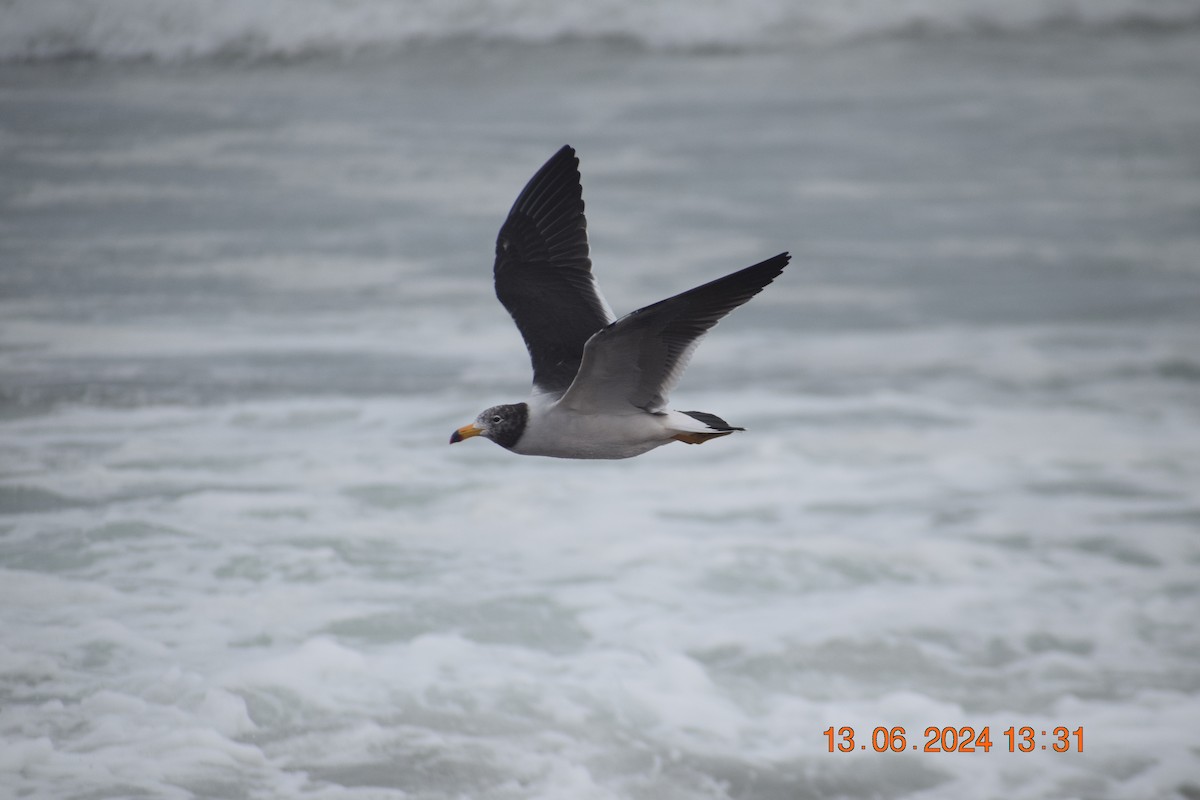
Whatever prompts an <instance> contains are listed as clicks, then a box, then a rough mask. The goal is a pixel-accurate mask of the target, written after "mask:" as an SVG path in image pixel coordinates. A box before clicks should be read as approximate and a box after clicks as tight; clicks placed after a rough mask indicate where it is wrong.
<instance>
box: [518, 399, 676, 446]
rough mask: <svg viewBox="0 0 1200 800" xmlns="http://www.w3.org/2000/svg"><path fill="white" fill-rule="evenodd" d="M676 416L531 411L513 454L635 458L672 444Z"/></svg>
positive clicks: (546, 408) (635, 411)
mask: <svg viewBox="0 0 1200 800" xmlns="http://www.w3.org/2000/svg"><path fill="white" fill-rule="evenodd" d="M674 416H675V415H674V414H649V413H647V412H645V411H641V410H638V409H632V410H631V413H629V414H621V415H613V414H603V415H598V414H576V413H574V412H572V411H566V410H564V409H561V408H559V407H558V406H556V405H543V406H540V407H536V406H532V405H531V408H530V414H529V419H528V421H527V422H526V425H525V432H524V433H523V434H522V435H521V438H520V440H518V441H517V444H516V446H514V447H513V448H512V449H513V452H516V453H521V454H522V455H527V456H552V457H555V458H632V457H633V456H639V455H641V454H642V453H645V452H647V451H649V450H653V449H654V448H656V447H659V446H661V445H664V444H667V443H668V442H670V441H671V437H672V436H674V435H675V434H676V433H677V432H678V429H677V428H674V426H672V425H671V422H672V421H673V417H674Z"/></svg>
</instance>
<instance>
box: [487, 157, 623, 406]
mask: <svg viewBox="0 0 1200 800" xmlns="http://www.w3.org/2000/svg"><path fill="white" fill-rule="evenodd" d="M495 275H496V297H498V298H500V302H501V303H503V304H504V307H505V308H507V309H508V313H509V314H511V315H512V318H513V321H515V322H516V323H517V328H518V329H520V331H521V336H523V337H524V339H525V346H526V347H527V348H528V349H529V360H530V361H531V362H532V363H533V385H534V387H535V389H536V390H538V391H541V392H548V393H552V394H562V393H563V392H565V391H566V390H567V387H568V386H570V385H571V381H573V380H574V379H575V373H576V372H578V371H579V362H580V360H581V359H582V358H583V346H584V344H586V343H587V340H588V339H589V338H591V336H592V334H593V333H595V332H596V331H598V330H600V329H601V328H603V327H604V326H605V325H607V324H608V323H609V322H611V321H612V312H611V311H610V310H609V308H608V304H607V303H605V301H604V298H603V297H602V296H601V295H600V290H599V289H598V288H597V287H596V282H595V280H594V279H593V278H592V262H591V259H589V258H588V243H587V220H586V219H585V218H584V216H583V189H582V187H581V186H580V184H579V159H578V158H576V157H575V151H574V150H573V149H572V148H570V147H563V148H562V149H561V150H559V151H558V152H557V153H555V154H554V156H553V157H552V158H551V159H550V160H549V161H547V162H546V163H545V165H544V166H543V167H542V168H541V169H540V170H538V171H537V174H536V175H534V176H533V178H531V179H530V181H529V183H528V184H527V185H526V186H525V188H524V189H523V190H522V191H521V194H520V195H519V196H518V197H517V202H516V203H514V204H513V207H512V210H511V211H509V212H508V219H506V220H505V221H504V225H503V226H502V227H501V228H500V235H499V237H498V238H497V239H496V268H495Z"/></svg>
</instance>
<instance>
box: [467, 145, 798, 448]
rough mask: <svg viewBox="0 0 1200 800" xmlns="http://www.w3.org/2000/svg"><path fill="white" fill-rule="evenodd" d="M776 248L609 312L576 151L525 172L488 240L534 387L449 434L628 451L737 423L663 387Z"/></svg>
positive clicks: (777, 260) (757, 284) (755, 281)
mask: <svg viewBox="0 0 1200 800" xmlns="http://www.w3.org/2000/svg"><path fill="white" fill-rule="evenodd" d="M790 258H791V257H790V256H789V255H788V254H787V253H780V254H779V255H777V256H775V257H773V258H769V259H767V260H766V261H763V262H762V263H759V264H755V265H754V266H752V267H746V268H745V269H743V270H739V271H738V272H734V273H732V274H730V275H726V276H725V277H723V278H718V279H717V280H715V281H712V282H711V283H706V284H704V285H703V286H698V287H696V288H695V289H690V290H688V291H686V292H683V293H682V294H677V295H675V296H674V297H670V298H667V299H666V300H662V301H660V302H657V303H654V304H653V305H649V306H646V307H645V308H641V309H638V310H637V311H634V312H633V313H631V314H626V315H625V316H623V317H621V318H620V319H615V318H614V315H613V313H612V309H611V308H609V306H608V303H607V302H605V300H604V297H603V296H602V295H601V294H600V289H599V288H598V287H597V286H596V280H595V278H594V277H593V276H592V262H591V259H590V258H589V257H588V242H587V220H586V219H585V218H584V215H583V188H582V186H581V185H580V179H579V159H578V158H576V156H575V150H574V149H572V148H571V147H569V146H564V147H563V148H562V149H561V150H559V151H558V152H557V153H556V154H555V155H554V156H553V157H552V158H551V159H550V160H549V161H547V162H546V163H545V165H543V166H542V168H541V169H540V170H538V171H537V174H536V175H534V176H533V178H531V179H530V181H529V183H528V184H527V185H526V186H525V188H524V190H522V191H521V194H520V195H519V196H518V197H517V201H516V202H515V203H514V204H513V207H512V210H511V211H509V213H508V219H506V220H505V221H504V225H503V226H502V227H501V228H500V235H499V237H498V238H497V239H496V265H495V281H496V296H497V297H498V298H499V299H500V302H501V303H503V304H504V307H505V308H506V309H508V313H509V314H511V315H512V318H513V321H514V322H516V323H517V328H518V329H520V331H521V336H522V337H524V339H525V346H526V347H527V348H528V350H529V358H530V361H531V362H532V363H533V392H532V395H531V396H530V398H529V399H528V400H526V401H525V402H523V403H509V404H506V405H499V406H492V407H491V408H489V409H487V410H486V411H484V412H482V413H481V414H480V415H479V416H478V417H476V418H475V421H474V422H472V423H471V424H469V425H464V426H463V427H461V428H459V429H458V430H457V431H455V432H454V433H453V434H452V435H451V436H450V443H451V444H454V443H455V442H461V441H462V440H464V439H469V438H471V437H472V436H484V437H486V438H488V439H491V440H492V441H493V442H495V443H496V444H498V445H500V446H501V447H505V448H507V449H509V450H511V451H512V452H514V453H519V454H521V455H533V456H553V457H557V458H630V457H631V456H636V455H641V454H642V453H645V452H647V451H648V450H653V449H654V448H655V447H659V446H660V445H664V444H667V443H668V442H673V441H674V442H686V443H688V444H702V443H704V442H707V441H708V440H709V439H715V438H717V437H720V436H728V435H729V434H731V433H733V432H734V431H741V430H745V428H738V427H734V426H733V425H730V424H729V423H728V422H726V421H725V420H723V419H721V418H720V417H718V416H717V415H715V414H708V413H705V412H703V411H672V410H669V409H668V408H667V395H668V394H669V393H670V391H671V390H672V389H673V388H674V387H675V384H677V383H678V382H679V378H680V376H681V375H682V374H683V370H684V368H685V367H686V366H687V363H688V360H689V359H690V358H691V356H692V353H693V351H695V349H696V345H697V344H699V341H700V338H701V337H702V336H703V335H704V334H705V333H706V332H707V331H708V330H709V329H710V328H712V327H713V326H714V325H716V324H717V322H718V321H720V319H721V318H722V317H724V316H725V315H726V314H728V313H729V312H730V311H732V310H733V309H735V308H737V307H738V306H740V305H741V304H742V303H745V302H746V301H747V300H749V299H750V298H751V297H753V296H754V295H756V294H758V293H759V292H760V291H762V289H763V287H765V286H766V285H767V284H768V283H770V282H771V281H773V280H774V279H775V278H776V277H777V276H778V275H779V274H780V273H781V272H782V271H783V268H784V267H785V266H787V263H788V260H789V259H790Z"/></svg>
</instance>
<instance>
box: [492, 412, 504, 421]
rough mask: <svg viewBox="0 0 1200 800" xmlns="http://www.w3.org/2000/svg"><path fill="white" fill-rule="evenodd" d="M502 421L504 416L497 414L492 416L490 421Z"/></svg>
mask: <svg viewBox="0 0 1200 800" xmlns="http://www.w3.org/2000/svg"><path fill="white" fill-rule="evenodd" d="M503 421H504V417H502V416H500V415H499V414H497V415H496V416H494V417H492V422H503Z"/></svg>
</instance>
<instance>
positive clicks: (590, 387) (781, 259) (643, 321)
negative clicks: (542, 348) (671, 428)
mask: <svg viewBox="0 0 1200 800" xmlns="http://www.w3.org/2000/svg"><path fill="white" fill-rule="evenodd" d="M790 258H791V256H789V255H788V254H787V253H780V254H779V255H777V256H775V257H774V258H769V259H767V260H766V261H763V262H762V263H761V264H755V265H754V266H752V267H746V268H745V269H743V270H739V271H737V272H734V273H732V274H730V275H726V276H725V277H724V278H718V279H717V280H715V281H712V282H711V283H706V284H704V285H703V286H697V287H696V288H695V289H691V290H689V291H686V292H684V293H683V294H677V295H675V296H674V297H671V298H668V299H666V300H663V301H661V302H658V303H655V304H654V305H650V306H646V307H645V308H641V309H638V310H637V311H634V312H633V313H631V314H626V315H625V316H623V317H621V318H620V319H619V320H617V321H616V322H614V323H613V324H611V325H609V326H608V327H607V328H605V329H604V330H602V331H600V332H599V333H597V334H596V335H595V336H593V337H592V339H591V340H590V341H589V342H588V343H587V347H586V348H585V349H584V353H583V363H582V364H581V365H580V367H579V374H578V375H577V376H576V377H575V382H574V383H573V384H571V388H570V389H569V390H568V391H567V393H566V394H565V395H564V396H563V398H562V400H561V401H560V403H562V404H563V405H565V406H568V407H570V408H572V409H575V410H578V411H585V412H591V413H596V412H609V413H619V412H620V411H621V410H622V409H629V408H630V406H633V407H636V408H641V409H645V410H646V411H660V410H662V409H663V408H664V407H665V406H666V403H667V395H669V394H670V392H671V389H673V388H675V384H676V383H678V382H679V378H680V376H681V375H682V374H683V370H684V369H685V368H686V367H687V363H688V359H690V358H691V356H692V352H693V351H694V350H695V349H696V345H697V344H699V342H700V338H701V337H702V336H703V335H704V334H705V333H707V332H708V330H709V329H710V328H712V327H713V326H714V325H716V324H717V323H718V322H719V321H720V320H721V318H722V317H724V316H725V315H726V314H728V313H729V312H730V311H732V310H733V309H735V308H737V307H738V306H740V305H741V304H742V303H745V302H746V301H747V300H749V299H750V298H751V297H753V296H754V295H756V294H758V293H759V292H761V291H762V289H763V287H764V286H766V285H767V284H768V283H770V282H771V281H773V280H775V278H776V277H777V276H778V275H779V273H781V272H783V268H784V267H785V266H787V263H788V260H789V259H790Z"/></svg>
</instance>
